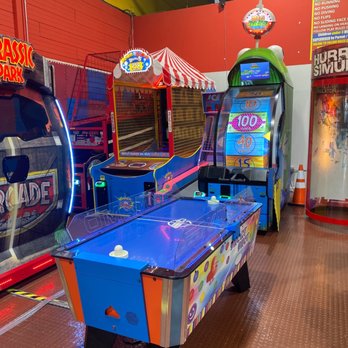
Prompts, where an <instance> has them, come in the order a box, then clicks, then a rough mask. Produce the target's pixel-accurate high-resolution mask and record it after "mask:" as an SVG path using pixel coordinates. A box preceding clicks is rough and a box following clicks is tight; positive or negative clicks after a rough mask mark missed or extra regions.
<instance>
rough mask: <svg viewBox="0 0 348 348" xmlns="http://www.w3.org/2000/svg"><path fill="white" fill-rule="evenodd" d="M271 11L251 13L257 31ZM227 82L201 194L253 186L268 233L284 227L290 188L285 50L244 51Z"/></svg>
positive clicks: (289, 108) (289, 92)
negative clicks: (281, 222) (257, 22)
mask: <svg viewBox="0 0 348 348" xmlns="http://www.w3.org/2000/svg"><path fill="white" fill-rule="evenodd" d="M267 11H268V10H267V9H265V8H256V9H254V10H252V11H250V12H254V15H251V14H250V12H249V13H248V14H247V16H246V18H247V19H245V21H248V25H249V27H250V28H253V30H254V31H253V32H255V29H254V28H255V26H254V25H252V23H250V22H252V21H254V20H256V19H255V18H259V17H260V16H261V15H262V16H264V17H263V18H268V17H269V18H270V21H271V19H272V17H271V15H270V14H268V17H267V16H266V15H265V14H264V13H266V14H267V13H268V12H270V11H268V12H267ZM256 16H259V17H256ZM273 21H274V19H273ZM269 28H271V26H269ZM250 30H251V29H250ZM250 30H248V31H249V32H251V31H250ZM259 30H261V29H258V31H257V35H256V34H255V38H256V39H257V40H259V38H260V35H261V34H260V33H259ZM257 46H258V44H257ZM228 84H229V89H228V90H227V91H226V93H225V95H224V97H223V99H222V103H221V106H220V111H219V115H218V121H217V127H216V140H215V151H214V165H212V166H207V167H205V168H201V169H200V172H199V178H198V180H199V181H198V186H199V190H200V191H202V192H204V193H205V194H206V195H207V196H213V195H214V196H216V197H220V198H223V199H226V198H227V199H228V198H229V197H232V196H234V195H236V194H238V192H240V191H242V190H244V189H245V188H246V187H250V188H251V189H252V196H253V199H255V200H256V201H257V202H260V203H262V210H261V217H260V225H259V229H260V230H264V231H266V230H268V229H269V228H270V227H271V226H272V225H273V226H276V223H277V224H278V225H279V219H280V209H281V207H282V206H283V205H284V204H285V203H286V202H287V199H288V196H289V186H290V149H291V119H292V93H293V91H292V90H293V88H292V84H291V80H290V77H289V74H288V71H287V68H286V66H285V64H284V62H283V55H282V50H281V48H280V47H279V46H271V47H269V48H258V47H257V48H255V49H244V50H242V51H241V52H240V55H239V57H238V59H237V61H236V63H235V64H234V66H233V67H232V69H231V71H230V73H229V75H228Z"/></svg>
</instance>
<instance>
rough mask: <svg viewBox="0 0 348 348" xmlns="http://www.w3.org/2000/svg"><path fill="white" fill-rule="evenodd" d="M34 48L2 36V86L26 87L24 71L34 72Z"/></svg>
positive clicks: (0, 71)
mask: <svg viewBox="0 0 348 348" xmlns="http://www.w3.org/2000/svg"><path fill="white" fill-rule="evenodd" d="M33 53H34V50H33V48H32V46H31V45H30V44H29V43H27V42H25V41H21V40H18V39H14V38H11V37H7V36H0V84H1V83H12V84H17V85H24V84H25V82H26V81H25V78H24V75H23V73H24V70H25V69H29V70H34V69H35V63H34V61H33Z"/></svg>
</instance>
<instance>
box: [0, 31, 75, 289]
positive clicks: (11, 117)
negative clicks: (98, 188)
mask: <svg viewBox="0 0 348 348" xmlns="http://www.w3.org/2000/svg"><path fill="white" fill-rule="evenodd" d="M0 41H1V45H0V47H1V50H0V75H1V76H0V110H1V115H2V120H1V123H0V213H1V214H0V268H1V275H0V290H2V289H5V288H7V287H9V286H11V285H12V284H14V283H16V282H18V281H20V280H23V279H25V278H27V277H29V276H31V275H33V274H34V273H37V272H39V271H41V270H43V269H45V268H47V267H49V266H51V265H53V264H54V259H53V258H52V257H51V256H50V254H49V253H50V251H51V250H52V249H53V248H54V247H56V246H57V245H58V244H59V243H65V242H67V241H68V240H70V239H69V236H68V234H67V232H66V230H65V228H64V227H65V222H66V219H67V216H68V213H69V212H70V210H71V205H72V175H73V174H72V171H73V168H72V153H71V146H70V144H69V136H68V131H67V127H66V125H65V120H64V117H63V115H62V112H61V109H60V106H59V103H58V101H57V100H56V99H55V97H54V95H53V88H52V86H53V71H52V70H51V67H50V65H49V64H48V63H47V61H46V59H45V58H43V57H41V56H39V55H38V54H36V53H35V52H34V51H33V48H32V46H31V45H30V44H29V43H27V42H24V41H21V40H18V39H14V38H10V37H6V36H0Z"/></svg>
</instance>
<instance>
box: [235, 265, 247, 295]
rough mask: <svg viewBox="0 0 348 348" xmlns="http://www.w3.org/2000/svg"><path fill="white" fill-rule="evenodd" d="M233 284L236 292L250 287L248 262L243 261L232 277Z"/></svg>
mask: <svg viewBox="0 0 348 348" xmlns="http://www.w3.org/2000/svg"><path fill="white" fill-rule="evenodd" d="M232 283H233V285H234V286H235V287H236V290H237V291H238V292H243V291H246V290H248V289H249V288H250V280H249V270H248V263H247V262H245V263H244V265H243V266H242V267H241V269H240V270H239V271H238V273H237V274H236V275H235V276H234V277H233V279H232Z"/></svg>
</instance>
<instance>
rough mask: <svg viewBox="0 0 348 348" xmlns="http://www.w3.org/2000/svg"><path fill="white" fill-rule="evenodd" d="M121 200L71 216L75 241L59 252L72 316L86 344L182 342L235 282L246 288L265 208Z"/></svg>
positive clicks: (174, 200)
mask: <svg viewBox="0 0 348 348" xmlns="http://www.w3.org/2000/svg"><path fill="white" fill-rule="evenodd" d="M121 202H122V201H119V202H118V206H117V209H115V207H113V208H112V209H104V208H100V209H99V210H92V211H90V212H86V213H82V214H78V215H77V216H75V218H74V219H73V221H72V223H71V225H70V226H72V227H71V231H72V232H74V233H75V232H76V231H77V230H80V233H79V237H78V238H76V239H75V240H74V241H72V242H70V243H69V244H67V245H65V246H63V247H60V248H59V249H57V251H56V252H55V253H54V257H55V259H56V263H57V267H58V270H59V273H60V276H61V278H62V282H63V285H64V289H65V292H66V295H67V297H68V301H69V304H70V307H71V309H72V311H73V313H74V316H75V318H76V319H77V320H79V321H81V322H84V323H85V324H86V326H87V330H86V338H85V346H86V347H96V346H103V347H112V346H113V344H114V341H115V339H116V338H117V336H118V335H121V336H126V337H129V338H132V339H135V340H140V341H143V342H147V343H150V344H153V345H158V346H161V347H172V346H178V345H180V344H183V343H184V342H185V341H186V339H187V337H188V336H189V335H190V334H191V333H192V331H193V329H194V328H195V327H196V325H197V324H198V323H199V321H200V320H201V319H202V318H203V317H204V315H205V314H206V312H207V311H208V310H209V308H210V307H211V306H212V305H213V304H214V302H215V301H216V299H217V298H218V297H219V295H220V294H221V293H222V291H223V290H224V288H225V287H226V286H227V285H228V284H229V283H230V282H231V281H232V282H233V283H234V285H235V286H236V287H237V290H238V291H245V290H247V289H248V288H249V287H250V283H249V275H248V268H247V260H248V258H249V256H250V255H251V253H252V251H253V248H254V245H255V239H256V233H257V226H258V222H259V217H260V209H261V204H259V203H253V202H240V201H230V202H228V203H218V202H213V203H211V201H208V200H205V199H191V198H172V199H169V200H166V201H164V202H159V203H158V202H157V203H156V204H153V205H152V207H151V206H149V205H147V204H144V202H143V203H142V207H140V208H139V207H138V208H136V206H137V204H138V203H139V202H127V204H124V202H122V204H121ZM126 210H128V211H129V213H128V214H126V213H125V211H126ZM73 230H74V231H73ZM75 236H76V234H75Z"/></svg>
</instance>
